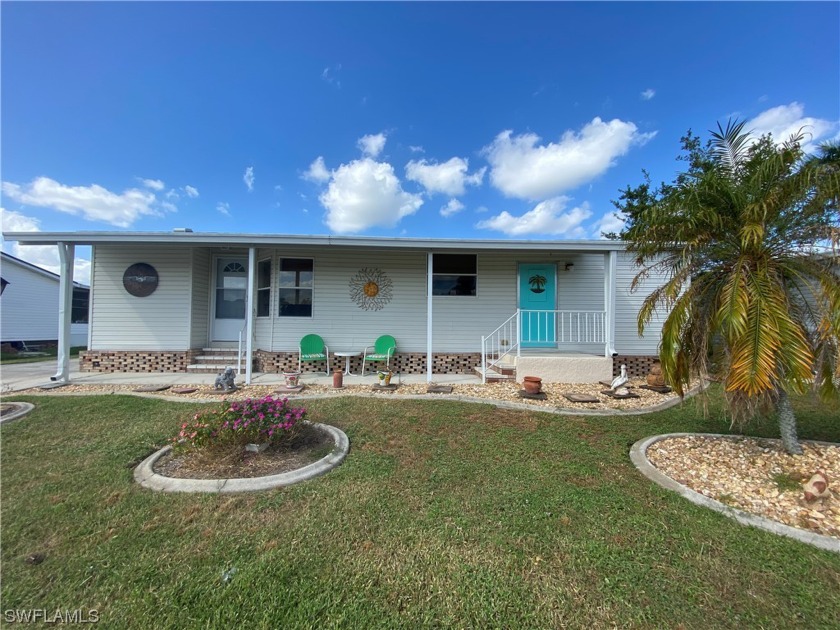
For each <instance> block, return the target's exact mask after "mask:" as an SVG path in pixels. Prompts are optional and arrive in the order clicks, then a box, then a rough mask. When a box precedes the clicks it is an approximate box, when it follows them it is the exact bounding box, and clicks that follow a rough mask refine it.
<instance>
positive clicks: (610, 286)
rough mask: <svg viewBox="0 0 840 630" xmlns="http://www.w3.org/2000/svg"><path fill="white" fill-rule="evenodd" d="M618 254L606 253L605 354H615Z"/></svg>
mask: <svg viewBox="0 0 840 630" xmlns="http://www.w3.org/2000/svg"><path fill="white" fill-rule="evenodd" d="M617 260H618V255H617V252H616V251H615V250H612V251H609V252H605V253H604V356H606V357H611V356H613V355H614V354H615V286H616V280H615V276H616V268H617Z"/></svg>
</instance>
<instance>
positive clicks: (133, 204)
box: [3, 177, 161, 228]
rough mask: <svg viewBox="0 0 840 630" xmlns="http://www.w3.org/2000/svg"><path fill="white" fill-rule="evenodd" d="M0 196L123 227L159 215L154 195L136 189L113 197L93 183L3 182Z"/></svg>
mask: <svg viewBox="0 0 840 630" xmlns="http://www.w3.org/2000/svg"><path fill="white" fill-rule="evenodd" d="M3 193H4V194H5V195H7V196H8V197H9V198H10V199H14V200H15V201H17V202H19V203H22V204H24V205H28V206H37V207H40V208H52V209H54V210H58V211H59V212H66V213H67V214H72V215H78V216H82V217H84V218H85V219H87V220H88V221H104V222H105V223H110V224H111V225H115V226H117V227H123V228H125V227H130V226H131V224H132V223H134V222H135V221H136V220H137V219H139V218H140V217H141V216H161V212H160V210H158V209H157V208H156V207H155V205H156V201H157V198H156V197H155V195H154V194H153V193H150V192H146V191H143V190H139V189H137V188H129V189H128V190H125V191H123V192H122V194H116V193H113V192H111V191H110V190H107V189H106V188H103V187H102V186H99V185H97V184H92V185H90V186H65V185H64V184H60V183H58V182H57V181H55V180H53V179H50V178H49V177H38V178H36V179H33V180H32V181H31V182H30V183H29V184H24V185H19V184H13V183H11V182H3Z"/></svg>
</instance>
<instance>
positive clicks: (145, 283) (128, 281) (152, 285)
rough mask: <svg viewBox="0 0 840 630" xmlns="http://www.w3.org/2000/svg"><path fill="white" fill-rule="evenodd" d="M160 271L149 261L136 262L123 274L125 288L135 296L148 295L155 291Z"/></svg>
mask: <svg viewBox="0 0 840 630" xmlns="http://www.w3.org/2000/svg"><path fill="white" fill-rule="evenodd" d="M157 285H158V272H157V271H156V270H155V268H154V267H152V266H151V265H149V264H147V263H134V264H133V265H131V266H130V267H129V268H128V269H126V270H125V273H124V274H123V286H124V287H125V290H126V291H128V292H129V293H130V294H131V295H133V296H135V297H146V296H147V295H151V294H152V293H154V292H155V289H157Z"/></svg>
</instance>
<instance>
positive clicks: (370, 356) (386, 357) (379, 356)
mask: <svg viewBox="0 0 840 630" xmlns="http://www.w3.org/2000/svg"><path fill="white" fill-rule="evenodd" d="M396 351H397V340H396V339H394V338H393V337H392V336H391V335H382V336H381V337H380V338H379V339H377V340H376V343H374V345H372V346H368V347H367V348H365V354H364V356H363V357H362V376H364V375H365V365H366V364H367V362H368V361H385V367H387V368H388V369H391V357H392V356H394V352H396Z"/></svg>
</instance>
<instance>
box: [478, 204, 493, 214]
mask: <svg viewBox="0 0 840 630" xmlns="http://www.w3.org/2000/svg"><path fill="white" fill-rule="evenodd" d="M475 212H476V214H484V213H485V212H490V209H489V208H488V207H487V206H478V208H476V209H475Z"/></svg>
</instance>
